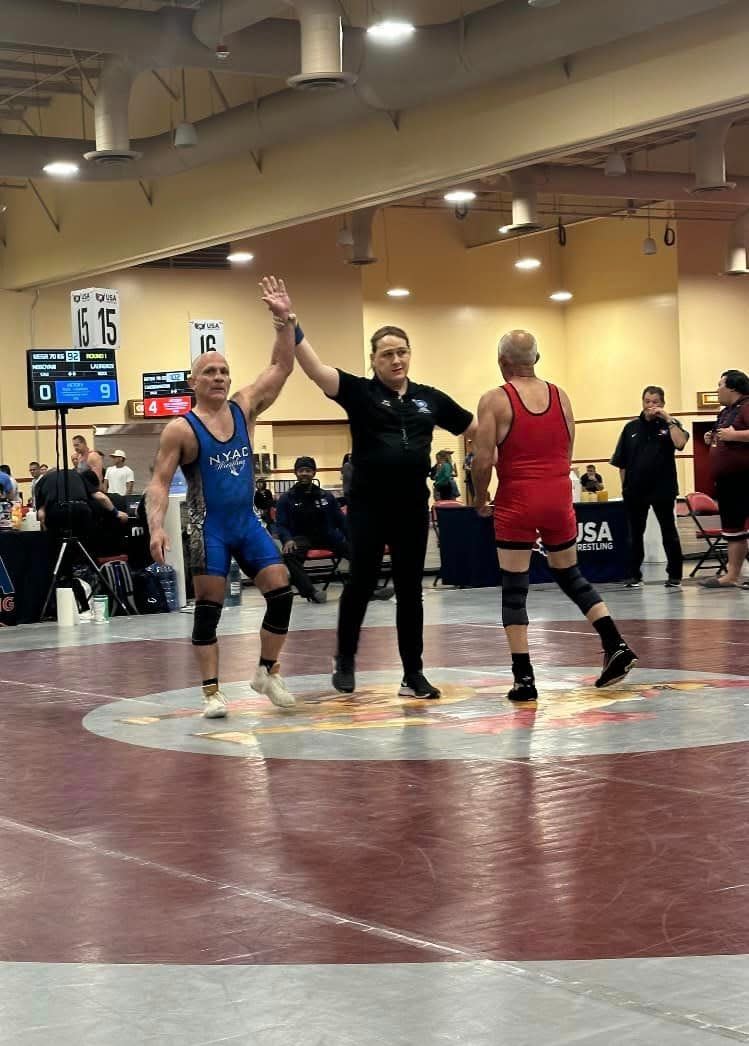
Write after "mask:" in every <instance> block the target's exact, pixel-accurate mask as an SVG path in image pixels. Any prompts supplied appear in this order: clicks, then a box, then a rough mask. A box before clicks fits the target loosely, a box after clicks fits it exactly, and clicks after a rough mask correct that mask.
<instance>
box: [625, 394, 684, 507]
mask: <svg viewBox="0 0 749 1046" xmlns="http://www.w3.org/2000/svg"><path fill="white" fill-rule="evenodd" d="M674 420H675V419H674ZM676 424H677V426H678V428H680V429H681V430H682V432H683V431H684V429H683V427H682V425H681V424H680V423H679V422H678V421H677V422H676ZM611 464H612V465H615V466H616V467H617V468H620V469H625V470H626V472H625V476H624V487H623V491H622V492H623V493H624V494H625V495H627V496H629V497H634V498H648V499H650V500H651V501H667V500H671V499H673V498H675V497H676V495H677V494H678V492H679V485H678V480H677V477H676V447H675V446H674V441H673V440H672V439H671V432H670V430H669V427H668V424H667V423H666V422H665V421H664V420H663V419H662V418H655V419H654V420H653V421H648V420H646V418H645V416H644V414H640V416H639V418H635V419H634V420H633V421H628V422H627V424H626V425H625V426H624V428H623V429H622V434H621V436H620V437H619V442H618V443H617V445H616V450H615V451H614V456H613V457H612V459H611Z"/></svg>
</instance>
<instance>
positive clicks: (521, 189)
mask: <svg viewBox="0 0 749 1046" xmlns="http://www.w3.org/2000/svg"><path fill="white" fill-rule="evenodd" d="M510 182H511V184H512V224H511V225H510V228H509V230H508V231H509V232H533V231H534V230H535V229H539V228H540V227H541V222H539V220H538V214H537V212H536V208H537V205H538V190H537V188H536V171H535V168H533V167H526V168H524V169H523V170H520V171H513V172H512V174H511V176H510Z"/></svg>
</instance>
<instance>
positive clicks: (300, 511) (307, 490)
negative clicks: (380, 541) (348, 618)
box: [276, 456, 351, 603]
mask: <svg viewBox="0 0 749 1046" xmlns="http://www.w3.org/2000/svg"><path fill="white" fill-rule="evenodd" d="M294 472H295V474H296V483H295V484H294V486H293V487H290V488H289V489H288V490H287V491H286V492H285V493H284V494H282V495H281V497H280V498H279V499H278V505H277V506H276V531H277V533H278V537H279V538H280V539H281V542H282V547H281V551H282V553H283V559H284V563H285V564H286V568H287V569H288V571H289V575H290V577H291V580H292V581H293V582H294V585H295V586H296V589H297V591H298V592H299V595H300V596H304V598H305V599H308V600H309V601H310V602H311V603H325V602H326V600H327V595H326V593H325V592H318V590H317V589H316V588H315V586H314V585H313V584H312V581H311V579H310V576H309V574H308V573H307V571H306V570H305V569H304V561H305V559H306V558H307V553H308V552H309V551H310V549H313V548H326V549H330V551H331V552H335V554H336V555H337V556H340V557H341V558H343V559H349V558H350V556H351V552H350V550H349V547H348V542H347V541H346V535H345V530H346V521H345V519H344V517H343V513H342V512H341V510H340V508H339V507H338V502H337V501H336V499H335V497H334V496H333V494H331V493H329V491H327V490H323V489H322V487H321V486H320V485H319V483H316V482H315V473H316V472H317V462H316V461H315V459H314V458H310V457H307V456H303V457H300V458H297V459H296V461H295V462H294Z"/></svg>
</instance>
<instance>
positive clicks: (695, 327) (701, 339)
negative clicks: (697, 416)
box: [679, 222, 749, 410]
mask: <svg viewBox="0 0 749 1046" xmlns="http://www.w3.org/2000/svg"><path fill="white" fill-rule="evenodd" d="M727 237H728V226H727V225H726V224H725V223H723V222H684V223H682V225H681V227H680V229H679V339H680V343H681V382H682V389H683V398H684V404H685V408H686V409H687V410H694V409H695V408H696V406H697V404H696V400H695V397H696V394H697V392H700V391H707V390H710V389H714V388H715V386H716V385H717V383H718V378H719V377H720V373H721V371H724V370H728V369H729V368H732V367H735V368H737V369H738V370H743V371H746V372H747V373H749V338H748V337H747V331H749V277H743V276H720V275H718V274H719V273H720V271H721V270H722V269H723V267H724V265H725V250H726V242H727Z"/></svg>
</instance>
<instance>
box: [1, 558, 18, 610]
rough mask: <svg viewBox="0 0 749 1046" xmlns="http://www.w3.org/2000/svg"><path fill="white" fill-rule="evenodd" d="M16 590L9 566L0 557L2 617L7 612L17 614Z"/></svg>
mask: <svg viewBox="0 0 749 1046" xmlns="http://www.w3.org/2000/svg"><path fill="white" fill-rule="evenodd" d="M15 611H16V590H15V588H14V587H13V582H12V581H11V579H10V574H9V573H8V568H7V567H6V566H5V563H3V560H2V558H0V617H2V615H5V614H15Z"/></svg>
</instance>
